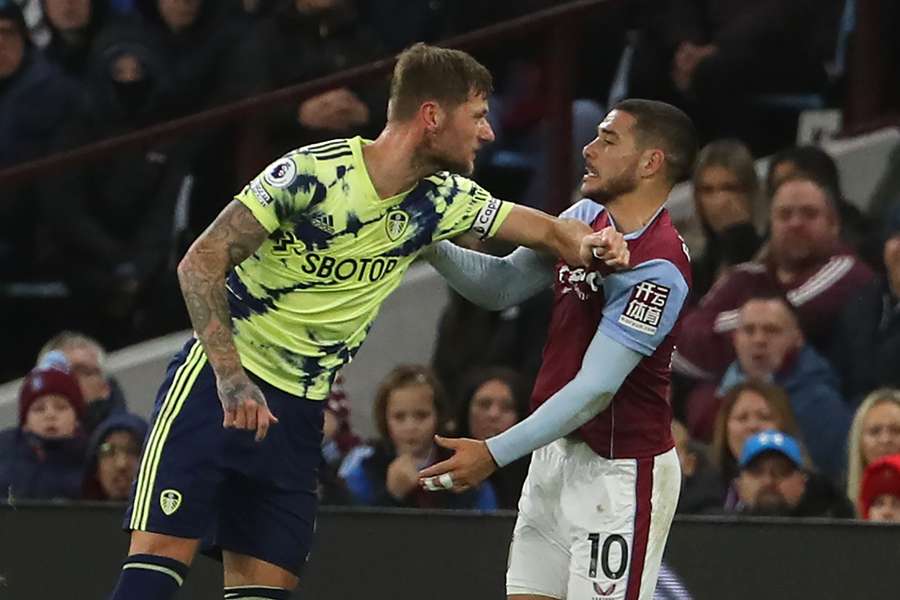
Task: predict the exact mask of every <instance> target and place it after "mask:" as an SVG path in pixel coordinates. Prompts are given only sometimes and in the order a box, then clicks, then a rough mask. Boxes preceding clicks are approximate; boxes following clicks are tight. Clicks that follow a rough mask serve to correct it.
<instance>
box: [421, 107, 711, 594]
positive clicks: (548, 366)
mask: <svg viewBox="0 0 900 600" xmlns="http://www.w3.org/2000/svg"><path fill="white" fill-rule="evenodd" d="M695 154H696V139H695V133H694V128H693V125H692V123H691V121H690V119H689V118H688V117H687V116H686V115H685V114H684V113H683V112H681V111H680V110H678V109H677V108H675V107H673V106H670V105H668V104H665V103H662V102H654V101H648V100H625V101H623V102H621V103H619V104H618V105H617V106H616V107H615V108H614V109H613V110H612V111H611V112H610V113H609V114H608V115H607V116H606V118H605V119H604V120H603V122H602V123H600V125H599V127H598V131H597V137H596V139H594V140H593V141H592V142H591V143H590V144H588V145H587V146H586V147H585V148H584V158H585V163H586V172H585V175H584V179H583V181H582V186H581V191H582V193H583V195H584V196H585V199H584V200H581V201H580V202H578V203H577V204H575V205H574V206H572V207H571V208H570V209H568V210H567V211H566V212H565V213H563V214H564V215H566V216H569V217H572V218H575V219H579V220H581V221H583V222H584V223H586V224H588V225H590V226H591V227H592V228H593V229H594V230H595V231H600V230H602V229H603V228H605V227H607V226H608V225H611V224H612V225H615V227H616V228H618V230H619V231H620V232H622V233H624V235H625V240H626V241H627V243H628V247H629V250H630V255H631V269H630V270H628V271H621V272H613V271H612V270H611V269H609V268H607V267H605V266H604V265H602V264H599V263H597V264H594V265H591V266H589V267H587V268H584V267H582V266H579V265H572V264H568V263H567V262H566V261H565V259H563V260H561V261H558V262H556V263H555V264H554V262H553V261H552V260H550V259H547V258H545V257H542V256H540V255H538V254H537V253H534V252H532V251H531V250H528V249H527V248H519V249H518V250H516V251H515V252H513V253H512V254H510V255H509V256H507V257H504V258H493V257H486V256H483V255H479V254H477V253H473V252H468V251H466V250H463V249H461V248H456V247H453V246H450V247H448V246H446V245H445V244H438V245H437V246H435V247H434V248H433V249H432V250H430V251H429V254H428V256H429V259H430V260H431V262H432V264H433V265H435V266H436V267H437V268H438V270H439V271H441V273H442V274H443V275H444V276H445V277H446V278H447V279H448V280H449V281H450V283H451V285H453V286H454V287H455V288H456V289H457V291H459V292H460V293H461V294H462V295H463V296H466V297H467V298H469V299H470V300H472V301H473V302H476V303H480V304H486V305H488V306H492V307H494V308H498V309H499V308H502V307H504V306H506V305H512V304H516V303H518V302H521V301H522V300H523V299H524V298H525V297H527V296H528V295H530V294H533V293H535V292H536V291H537V290H539V289H541V288H544V287H546V286H549V285H552V286H553V291H554V296H555V299H554V305H553V314H552V317H551V321H550V329H549V333H548V337H547V343H546V346H545V348H544V356H543V364H542V365H541V369H540V371H539V373H538V377H537V381H536V383H535V386H534V390H533V392H532V398H531V400H532V410H533V413H532V414H531V415H530V416H529V417H528V418H526V419H525V420H523V421H521V422H520V423H518V424H517V425H515V426H513V427H512V428H510V429H508V430H507V431H505V432H503V433H501V434H499V435H497V436H495V437H492V438H489V439H487V440H486V441H476V440H470V439H444V438H439V439H438V442H439V443H441V444H443V445H445V446H446V447H449V448H453V449H454V450H455V451H456V452H455V454H454V455H453V456H452V457H451V458H449V459H447V460H446V461H444V462H441V463H438V464H436V465H434V466H432V467H430V468H427V469H425V470H423V471H422V472H421V473H420V475H421V483H422V485H423V486H424V487H426V488H427V489H437V488H451V489H460V490H464V489H467V488H468V487H470V486H473V485H476V484H477V483H478V482H480V481H481V480H483V479H484V478H485V477H487V476H489V475H490V474H491V473H492V472H493V471H494V470H495V469H496V468H498V467H503V466H504V465H507V464H509V463H511V462H513V461H515V460H516V459H518V458H520V457H521V456H524V455H525V454H527V453H530V452H533V454H532V457H531V467H530V469H529V472H528V477H527V478H526V480H525V484H524V486H523V490H522V496H521V499H520V502H519V517H518V520H517V522H516V527H515V531H514V533H513V541H512V544H511V546H510V557H509V570H508V572H507V578H506V585H507V594H508V596H509V597H510V598H516V599H519V600H524V599H526V598H539V597H540V598H546V597H550V598H568V599H569V600H591V599H596V598H603V599H604V600H605V599H607V598H608V599H627V600H632V599H634V600H638V599H640V600H650V598H652V596H653V589H654V587H655V585H656V577H657V573H658V571H659V568H660V562H661V560H662V554H663V548H664V546H665V541H666V537H667V535H668V532H669V527H670V525H671V522H672V517H673V516H674V513H675V505H676V504H677V501H678V493H679V490H680V485H681V472H680V467H679V464H678V458H677V456H676V453H675V448H674V446H675V444H674V441H673V439H672V434H671V429H670V424H671V419H672V410H671V407H670V405H669V402H668V391H669V383H670V376H671V367H670V361H671V356H672V351H673V348H674V344H675V336H676V329H677V322H678V319H679V315H680V313H681V309H682V306H683V304H684V301H685V298H686V297H687V294H688V289H689V287H690V281H691V269H690V259H689V257H688V253H687V249H686V248H685V246H684V243H683V242H682V240H681V237H680V236H679V235H678V232H677V231H676V230H675V227H674V226H673V225H672V222H671V220H670V219H669V214H668V212H667V211H666V209H665V208H664V206H663V205H664V203H665V201H666V198H667V196H668V194H669V191H670V190H671V189H672V186H673V185H674V183H675V182H677V181H678V180H680V179H682V178H684V177H686V176H688V174H689V173H690V170H691V166H692V164H693V161H694V156H695Z"/></svg>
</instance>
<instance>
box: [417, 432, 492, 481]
mask: <svg viewBox="0 0 900 600" xmlns="http://www.w3.org/2000/svg"><path fill="white" fill-rule="evenodd" d="M434 441H435V443H436V444H437V445H439V446H442V447H444V448H449V449H450V450H453V451H454V453H453V456H451V457H450V458H448V459H447V460H444V461H441V462H439V463H437V464H434V465H431V466H430V467H428V468H427V469H422V470H421V471H419V485H421V486H422V487H423V488H425V489H426V490H431V491H436V490H441V489H449V490H452V491H454V492H457V493H460V492H464V491H466V490H468V489H470V488H473V487H475V486H477V485H478V484H479V483H481V482H482V481H484V480H485V479H487V478H488V477H490V476H491V474H492V473H493V472H494V471H496V470H497V463H495V462H494V457H493V456H491V452H490V450H488V447H487V444H485V443H484V442H483V441H482V440H472V439H469V438H445V437H441V436H439V435H436V436H434Z"/></svg>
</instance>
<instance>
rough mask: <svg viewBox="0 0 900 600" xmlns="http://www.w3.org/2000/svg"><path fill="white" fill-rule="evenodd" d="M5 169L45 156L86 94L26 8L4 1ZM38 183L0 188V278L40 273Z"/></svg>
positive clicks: (1, 125) (0, 107)
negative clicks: (35, 35) (39, 38)
mask: <svg viewBox="0 0 900 600" xmlns="http://www.w3.org/2000/svg"><path fill="white" fill-rule="evenodd" d="M0 38H2V43H0V168H4V167H9V166H11V165H13V164H16V163H21V162H26V161H29V160H32V159H35V158H39V157H41V156H43V155H45V154H46V153H47V152H48V150H49V147H50V144H51V141H52V138H53V135H54V133H55V132H56V131H57V130H58V128H59V127H60V126H61V124H62V123H63V122H64V121H65V119H66V118H67V117H68V115H69V114H70V111H71V110H72V109H73V108H75V107H76V106H77V105H78V103H79V101H80V98H81V95H80V92H79V89H78V87H77V86H76V85H75V84H74V83H73V82H71V81H69V80H68V79H67V78H66V77H65V76H64V75H63V74H62V72H61V71H60V70H59V69H58V68H57V67H56V66H55V65H53V64H52V63H50V62H48V61H47V60H46V58H45V57H44V55H43V54H42V53H41V52H40V51H39V50H38V49H37V48H35V47H34V46H33V45H32V44H31V41H30V40H29V38H28V31H27V29H26V26H25V19H24V17H23V16H22V11H21V10H20V9H19V7H18V6H17V5H16V3H15V2H13V1H12V0H0ZM34 193H35V192H34V185H33V183H31V182H26V183H24V184H23V185H20V186H13V185H4V186H3V189H2V190H0V280H4V281H10V280H13V281H15V280H24V279H27V278H29V277H33V276H35V274H36V273H38V270H39V266H40V264H41V261H40V260H39V258H38V257H39V256H40V255H41V253H40V252H39V251H38V250H39V249H40V245H39V243H38V235H37V231H38V220H39V217H38V212H37V210H36V207H35V202H34Z"/></svg>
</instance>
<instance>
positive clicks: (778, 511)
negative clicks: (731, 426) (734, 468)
mask: <svg viewBox="0 0 900 600" xmlns="http://www.w3.org/2000/svg"><path fill="white" fill-rule="evenodd" d="M737 489H738V497H739V498H740V500H741V502H742V503H743V504H744V506H746V507H747V509H748V512H752V513H756V514H766V515H786V514H789V513H790V512H791V511H792V510H793V509H794V508H796V507H797V505H798V504H800V500H801V498H803V493H804V492H805V491H806V475H805V474H804V473H803V471H801V470H800V469H798V468H797V466H796V465H795V464H794V463H793V462H791V460H790V459H789V458H788V457H786V456H785V455H783V454H781V453H780V452H766V453H763V454H761V455H760V456H757V457H756V458H755V459H753V460H752V461H750V464H749V465H747V466H746V467H744V468H743V469H741V472H740V475H738V479H737Z"/></svg>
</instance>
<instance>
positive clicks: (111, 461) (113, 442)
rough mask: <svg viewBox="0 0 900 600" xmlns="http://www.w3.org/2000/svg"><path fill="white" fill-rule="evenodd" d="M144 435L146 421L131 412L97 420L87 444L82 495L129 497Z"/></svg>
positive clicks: (87, 496)
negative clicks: (99, 421) (97, 423)
mask: <svg viewBox="0 0 900 600" xmlns="http://www.w3.org/2000/svg"><path fill="white" fill-rule="evenodd" d="M146 435H147V422H146V421H144V420H143V419H142V418H140V417H138V416H137V415H133V414H131V413H127V412H120V413H116V414H115V415H113V416H111V417H109V418H108V419H106V420H105V421H103V422H102V423H100V424H99V425H98V426H97V428H96V430H94V434H93V435H92V436H91V439H90V442H89V443H88V451H87V464H86V467H85V478H84V483H83V495H82V498H83V499H85V500H111V501H116V502H124V501H125V500H128V496H129V494H130V493H131V484H132V482H133V481H134V478H135V477H136V476H137V471H138V466H139V465H140V457H141V446H142V445H143V443H144V438H145V437H146Z"/></svg>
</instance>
